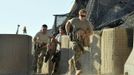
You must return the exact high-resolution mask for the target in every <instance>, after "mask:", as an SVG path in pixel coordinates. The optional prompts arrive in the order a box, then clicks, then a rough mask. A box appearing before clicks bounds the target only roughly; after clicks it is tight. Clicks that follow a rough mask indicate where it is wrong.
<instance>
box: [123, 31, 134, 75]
mask: <svg viewBox="0 0 134 75" xmlns="http://www.w3.org/2000/svg"><path fill="white" fill-rule="evenodd" d="M133 47H134V31H133ZM124 75H134V48H133V49H132V51H131V53H130V55H129V57H128V59H127V61H126V63H125V65H124Z"/></svg>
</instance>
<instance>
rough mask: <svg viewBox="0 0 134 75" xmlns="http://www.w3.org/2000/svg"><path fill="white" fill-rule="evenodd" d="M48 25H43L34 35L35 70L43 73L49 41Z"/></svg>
mask: <svg viewBox="0 0 134 75" xmlns="http://www.w3.org/2000/svg"><path fill="white" fill-rule="evenodd" d="M48 39H49V36H48V33H47V25H46V24H44V25H42V28H41V30H40V31H39V32H38V33H37V34H36V35H35V37H34V39H33V40H34V49H35V52H34V65H33V66H34V72H38V73H41V69H42V65H43V58H44V56H45V54H46V50H47V43H48Z"/></svg>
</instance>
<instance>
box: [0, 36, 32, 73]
mask: <svg viewBox="0 0 134 75" xmlns="http://www.w3.org/2000/svg"><path fill="white" fill-rule="evenodd" d="M31 48H32V38H31V36H28V35H15V34H0V75H31V70H32V68H31V65H32V63H31Z"/></svg>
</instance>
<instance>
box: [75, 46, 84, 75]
mask: <svg viewBox="0 0 134 75" xmlns="http://www.w3.org/2000/svg"><path fill="white" fill-rule="evenodd" d="M74 51H75V54H74V64H75V70H76V75H80V74H81V72H82V71H81V63H80V57H81V54H82V50H81V48H80V47H79V45H77V44H76V46H75V48H74Z"/></svg>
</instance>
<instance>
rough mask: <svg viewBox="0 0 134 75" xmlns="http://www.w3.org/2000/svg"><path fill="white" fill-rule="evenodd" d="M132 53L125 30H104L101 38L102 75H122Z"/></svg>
mask: <svg viewBox="0 0 134 75" xmlns="http://www.w3.org/2000/svg"><path fill="white" fill-rule="evenodd" d="M130 52H131V48H130V47H128V33H127V30H126V29H125V28H111V29H104V30H103V32H102V37H101V74H103V75H121V74H123V71H124V64H125V62H126V60H127V58H128V56H129V54H130Z"/></svg>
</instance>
